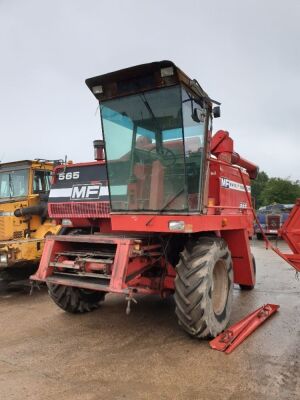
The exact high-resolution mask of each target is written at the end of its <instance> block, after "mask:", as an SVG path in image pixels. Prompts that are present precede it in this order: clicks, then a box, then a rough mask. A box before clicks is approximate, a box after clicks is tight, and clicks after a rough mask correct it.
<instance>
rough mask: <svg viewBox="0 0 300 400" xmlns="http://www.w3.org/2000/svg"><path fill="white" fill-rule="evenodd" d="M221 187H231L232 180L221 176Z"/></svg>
mask: <svg viewBox="0 0 300 400" xmlns="http://www.w3.org/2000/svg"><path fill="white" fill-rule="evenodd" d="M221 187H224V188H227V189H229V188H230V181H229V179H227V178H221Z"/></svg>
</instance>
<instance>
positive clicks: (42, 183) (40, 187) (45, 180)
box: [33, 170, 51, 193]
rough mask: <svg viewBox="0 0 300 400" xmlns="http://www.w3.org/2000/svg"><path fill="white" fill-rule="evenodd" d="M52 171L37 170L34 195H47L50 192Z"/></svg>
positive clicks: (35, 172) (34, 176)
mask: <svg viewBox="0 0 300 400" xmlns="http://www.w3.org/2000/svg"><path fill="white" fill-rule="evenodd" d="M50 181H51V171H48V170H35V171H34V175H33V193H47V192H49V190H50Z"/></svg>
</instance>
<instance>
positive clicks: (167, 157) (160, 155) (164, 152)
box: [149, 147, 176, 167]
mask: <svg viewBox="0 0 300 400" xmlns="http://www.w3.org/2000/svg"><path fill="white" fill-rule="evenodd" d="M149 154H150V158H151V159H152V160H153V161H156V160H159V161H160V162H161V163H162V164H163V165H164V166H165V167H171V166H172V165H174V164H175V163H176V154H175V153H173V151H172V150H170V149H168V148H167V147H162V148H161V149H160V152H157V150H156V147H153V149H151V150H150V151H149Z"/></svg>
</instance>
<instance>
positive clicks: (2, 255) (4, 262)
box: [0, 253, 8, 266]
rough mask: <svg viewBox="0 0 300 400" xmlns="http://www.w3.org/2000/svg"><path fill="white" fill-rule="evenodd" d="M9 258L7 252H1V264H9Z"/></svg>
mask: <svg viewBox="0 0 300 400" xmlns="http://www.w3.org/2000/svg"><path fill="white" fill-rule="evenodd" d="M7 261H8V258H7V254H6V253H5V254H0V264H1V265H2V266H3V265H5V266H6V265H7V264H8V263H7Z"/></svg>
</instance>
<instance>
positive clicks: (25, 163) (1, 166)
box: [0, 159, 58, 171]
mask: <svg viewBox="0 0 300 400" xmlns="http://www.w3.org/2000/svg"><path fill="white" fill-rule="evenodd" d="M57 164H58V161H56V160H54V161H50V160H40V159H36V160H20V161H11V162H6V163H0V171H8V170H10V171H11V170H12V169H21V168H26V167H27V168H29V167H32V166H34V167H39V166H40V167H41V168H42V167H49V168H51V167H52V168H53V167H54V166H55V165H57Z"/></svg>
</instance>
